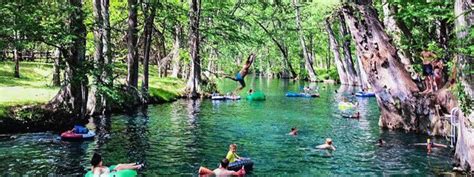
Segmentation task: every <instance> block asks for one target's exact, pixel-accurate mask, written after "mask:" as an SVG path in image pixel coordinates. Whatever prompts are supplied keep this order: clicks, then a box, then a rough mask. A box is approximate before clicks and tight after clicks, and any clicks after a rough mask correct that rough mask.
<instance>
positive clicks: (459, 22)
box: [454, 0, 474, 170]
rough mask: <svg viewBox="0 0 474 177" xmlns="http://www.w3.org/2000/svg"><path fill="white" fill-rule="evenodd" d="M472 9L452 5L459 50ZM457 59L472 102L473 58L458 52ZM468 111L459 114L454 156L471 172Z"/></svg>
mask: <svg viewBox="0 0 474 177" xmlns="http://www.w3.org/2000/svg"><path fill="white" fill-rule="evenodd" d="M473 7H474V2H472V1H468V0H456V2H455V4H454V16H455V17H456V19H455V27H456V32H457V33H456V37H457V38H458V39H459V40H460V41H461V45H460V46H459V47H460V48H464V47H468V45H469V43H468V41H467V40H466V37H467V36H468V34H469V30H472V28H473V24H474V12H473V11H472V8H473ZM457 58H458V63H457V67H458V68H459V72H458V78H459V81H460V82H461V84H462V85H463V86H464V88H463V90H464V92H465V93H466V94H467V95H466V96H465V97H467V98H470V99H471V100H472V98H473V97H474V92H473V85H474V77H473V75H472V74H471V71H472V70H474V69H473V61H472V58H473V56H468V55H466V54H462V53H461V52H459V53H458V55H457ZM461 104H463V103H461ZM468 109H470V110H469V111H470V113H467V112H468V111H466V112H464V113H462V112H461V114H459V118H460V121H459V126H460V129H459V131H458V134H459V135H460V136H458V139H457V144H456V151H455V156H456V159H457V160H458V161H459V162H460V165H461V167H462V168H463V169H468V168H469V167H470V168H471V170H472V169H473V167H474V139H473V136H474V134H473V133H472V128H470V126H466V124H465V122H468V121H469V119H470V121H473V120H474V111H473V110H472V108H468ZM464 114H465V115H464ZM465 118H467V119H465Z"/></svg>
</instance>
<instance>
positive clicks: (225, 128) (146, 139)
mask: <svg viewBox="0 0 474 177" xmlns="http://www.w3.org/2000/svg"><path fill="white" fill-rule="evenodd" d="M248 79H249V80H248V81H247V82H248V83H247V85H248V88H250V87H252V88H254V89H256V90H262V91H264V92H265V93H266V94H267V100H266V101H263V102H251V101H247V100H240V101H221V102H213V101H210V100H202V101H199V100H198V101H189V100H178V101H176V102H173V103H167V104H162V105H153V106H150V107H148V109H144V110H137V113H136V114H131V115H114V116H112V118H111V121H103V122H99V123H98V125H97V126H98V127H99V128H98V134H99V138H96V140H95V141H90V142H83V143H70V142H63V141H59V140H57V139H56V138H57V134H53V133H48V132H47V133H35V134H18V135H14V136H13V137H3V138H1V139H0V160H2V162H3V164H2V165H0V171H1V172H0V174H30V175H32V174H82V173H84V172H85V171H86V170H88V169H89V168H90V165H89V159H90V157H91V156H92V154H93V153H94V152H99V153H101V154H102V155H103V156H104V160H105V161H104V163H105V165H112V164H117V163H125V162H135V161H144V162H146V164H147V167H146V169H144V170H142V171H140V172H139V173H140V174H142V175H165V176H168V175H185V176H191V175H197V169H198V168H199V166H206V167H209V168H216V167H217V164H218V162H219V160H221V159H222V158H223V157H224V156H225V155H226V153H227V150H228V145H229V144H230V143H237V144H238V154H239V155H241V156H244V157H250V158H251V159H252V160H253V161H254V163H255V164H254V170H253V171H252V172H251V175H257V176H258V175H275V174H278V175H288V176H313V175H315V174H322V175H406V174H409V175H417V176H418V175H436V174H439V173H440V172H443V171H449V170H450V166H451V162H452V159H451V149H435V150H434V152H433V153H432V154H431V155H427V153H426V149H424V148H422V147H416V146H413V145H411V144H413V143H418V142H425V141H426V136H425V135H419V134H414V133H405V132H400V131H388V130H382V129H380V128H379V127H378V116H379V112H378V108H377V105H376V102H375V99H374V98H370V99H367V98H363V99H358V101H359V103H360V112H361V116H362V118H361V119H360V120H352V119H345V118H342V117H341V116H340V111H339V110H338V108H337V101H336V99H338V98H340V97H341V95H349V93H350V92H351V90H352V88H343V87H340V86H337V85H324V84H319V85H316V84H313V85H311V86H312V87H319V89H320V93H321V97H320V98H286V97H284V96H283V95H284V94H285V92H286V91H298V90H299V89H300V88H301V87H302V86H303V85H304V84H305V83H300V82H295V83H294V82H288V81H284V80H266V79H255V80H253V81H250V80H251V79H250V78H248ZM236 86H237V85H236V83H235V82H230V81H226V82H223V83H221V84H220V89H221V90H225V91H231V90H233V89H234V88H235V87H236ZM334 90H338V94H336V93H335V92H334ZM291 127H297V128H298V129H299V130H300V132H299V135H298V136H296V137H293V136H288V135H287V133H288V132H289V130H290V128H291ZM327 137H330V138H332V139H333V141H334V144H335V146H336V148H337V150H336V151H334V152H333V153H332V156H328V154H327V152H325V151H317V150H315V149H314V147H315V146H316V145H318V144H321V143H323V142H324V139H325V138H327ZM379 138H383V139H384V140H385V141H386V142H387V144H388V145H387V146H386V147H377V146H375V141H376V140H378V139H379ZM436 142H437V143H444V144H447V142H446V141H444V140H443V139H442V138H438V139H436Z"/></svg>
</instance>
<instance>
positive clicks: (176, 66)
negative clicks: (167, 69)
mask: <svg viewBox="0 0 474 177" xmlns="http://www.w3.org/2000/svg"><path fill="white" fill-rule="evenodd" d="M182 33H183V27H182V26H181V24H176V25H175V36H174V44H173V50H174V51H172V52H175V54H174V55H173V58H172V59H171V62H172V65H173V71H172V72H171V77H176V78H179V77H181V76H180V71H181V60H180V58H179V49H180V48H181V35H182Z"/></svg>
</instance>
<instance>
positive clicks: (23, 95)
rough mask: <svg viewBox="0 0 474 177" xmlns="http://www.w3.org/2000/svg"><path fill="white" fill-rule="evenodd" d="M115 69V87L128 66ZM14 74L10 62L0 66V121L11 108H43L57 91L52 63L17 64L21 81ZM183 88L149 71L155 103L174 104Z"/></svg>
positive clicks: (155, 72) (150, 90)
mask: <svg viewBox="0 0 474 177" xmlns="http://www.w3.org/2000/svg"><path fill="white" fill-rule="evenodd" d="M115 68H116V69H115V70H114V74H115V75H118V77H117V80H116V81H115V83H116V84H120V83H125V77H126V75H127V66H126V65H125V64H121V63H118V64H116V67H115ZM13 71H14V63H13V62H0V118H5V117H8V112H9V110H10V109H12V108H14V107H19V106H27V105H37V104H45V103H47V102H48V101H49V100H51V98H53V97H54V96H55V95H56V94H57V92H58V91H59V87H56V86H53V82H52V78H53V64H52V63H40V62H20V78H15V77H13ZM62 76H63V75H61V77H62ZM91 80H92V79H89V81H91ZM184 88H185V83H184V81H182V80H179V79H176V78H160V77H158V72H157V69H155V68H153V67H151V68H150V89H149V92H150V96H151V97H153V98H155V99H156V100H160V101H162V102H168V101H172V100H175V99H177V98H178V97H181V95H183V93H184Z"/></svg>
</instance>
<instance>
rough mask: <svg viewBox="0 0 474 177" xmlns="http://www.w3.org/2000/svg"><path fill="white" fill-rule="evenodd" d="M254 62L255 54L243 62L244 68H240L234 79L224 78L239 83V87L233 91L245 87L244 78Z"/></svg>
mask: <svg viewBox="0 0 474 177" xmlns="http://www.w3.org/2000/svg"><path fill="white" fill-rule="evenodd" d="M254 60H255V54H253V53H252V54H250V56H249V58H248V59H247V61H246V62H245V64H244V66H243V67H242V69H241V70H240V72H238V73H237V74H236V75H235V78H234V77H230V76H226V78H229V79H232V80H234V81H237V82H239V83H240V87H238V88H237V89H236V90H235V91H240V90H242V89H243V88H244V87H245V81H244V78H245V76H247V74H248V73H249V69H250V66H252V63H253V61H254Z"/></svg>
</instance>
